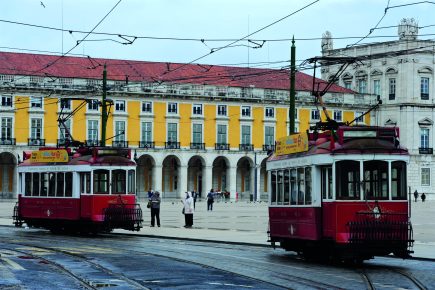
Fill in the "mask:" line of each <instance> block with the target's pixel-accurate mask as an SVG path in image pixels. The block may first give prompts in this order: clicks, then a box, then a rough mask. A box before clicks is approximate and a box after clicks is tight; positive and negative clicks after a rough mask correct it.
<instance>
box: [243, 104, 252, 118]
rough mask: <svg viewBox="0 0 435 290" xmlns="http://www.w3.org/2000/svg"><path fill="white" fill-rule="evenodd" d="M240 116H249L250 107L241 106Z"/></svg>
mask: <svg viewBox="0 0 435 290" xmlns="http://www.w3.org/2000/svg"><path fill="white" fill-rule="evenodd" d="M242 117H251V107H250V106H242Z"/></svg>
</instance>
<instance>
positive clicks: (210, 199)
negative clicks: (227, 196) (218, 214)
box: [207, 188, 214, 211]
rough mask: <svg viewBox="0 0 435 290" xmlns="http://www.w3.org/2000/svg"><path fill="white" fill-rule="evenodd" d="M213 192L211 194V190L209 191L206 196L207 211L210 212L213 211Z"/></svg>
mask: <svg viewBox="0 0 435 290" xmlns="http://www.w3.org/2000/svg"><path fill="white" fill-rule="evenodd" d="M213 195H214V192H213V188H212V189H210V192H209V193H208V194H207V211H209V210H210V211H212V210H213V202H214V196H213Z"/></svg>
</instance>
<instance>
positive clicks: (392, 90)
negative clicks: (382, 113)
mask: <svg viewBox="0 0 435 290" xmlns="http://www.w3.org/2000/svg"><path fill="white" fill-rule="evenodd" d="M388 83H389V90H388V99H389V100H395V99H396V79H389V80H388Z"/></svg>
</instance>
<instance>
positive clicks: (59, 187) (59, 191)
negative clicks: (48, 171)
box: [56, 172, 65, 197]
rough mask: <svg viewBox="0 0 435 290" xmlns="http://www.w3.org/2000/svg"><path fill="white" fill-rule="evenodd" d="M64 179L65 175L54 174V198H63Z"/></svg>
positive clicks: (60, 173)
mask: <svg viewBox="0 0 435 290" xmlns="http://www.w3.org/2000/svg"><path fill="white" fill-rule="evenodd" d="M64 177H65V173H63V172H58V173H56V196H59V197H63V195H64V192H63V191H64Z"/></svg>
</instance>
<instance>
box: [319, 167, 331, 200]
mask: <svg viewBox="0 0 435 290" xmlns="http://www.w3.org/2000/svg"><path fill="white" fill-rule="evenodd" d="M321 184H322V189H321V190H322V198H323V199H332V167H330V166H328V167H322V175H321Z"/></svg>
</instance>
